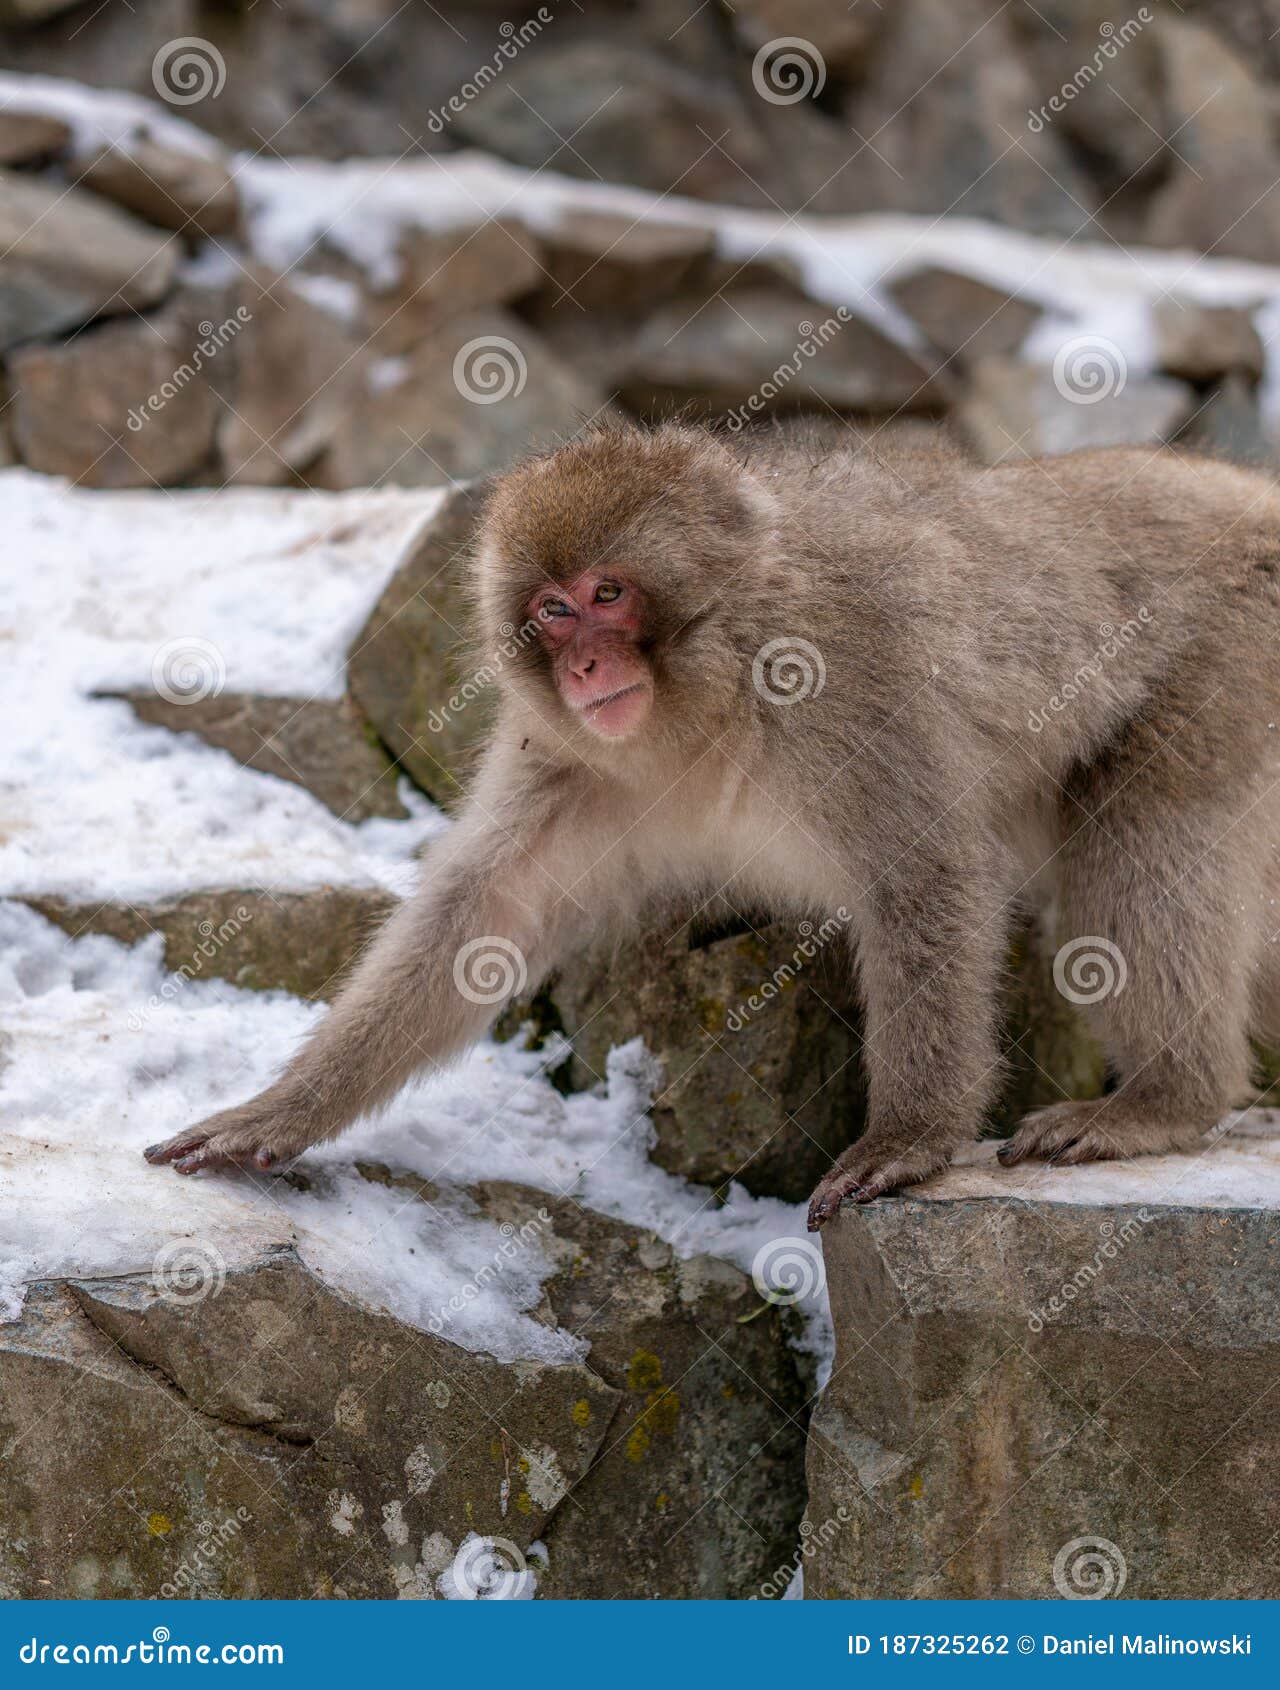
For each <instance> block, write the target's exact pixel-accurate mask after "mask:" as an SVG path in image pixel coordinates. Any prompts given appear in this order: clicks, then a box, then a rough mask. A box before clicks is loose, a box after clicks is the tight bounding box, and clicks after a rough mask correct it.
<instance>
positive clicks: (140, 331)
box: [9, 295, 238, 487]
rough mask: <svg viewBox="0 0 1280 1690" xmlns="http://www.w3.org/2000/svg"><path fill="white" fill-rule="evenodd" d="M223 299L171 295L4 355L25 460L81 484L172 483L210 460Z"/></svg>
mask: <svg viewBox="0 0 1280 1690" xmlns="http://www.w3.org/2000/svg"><path fill="white" fill-rule="evenodd" d="M223 320H225V321H229V322H230V324H231V329H232V332H234V330H235V328H236V327H238V324H237V321H236V319H235V318H234V317H232V318H230V319H223V313H222V311H221V309H220V308H219V302H218V301H217V300H216V299H215V298H213V297H202V296H199V295H196V296H192V297H184V298H178V299H174V300H172V301H170V302H168V303H167V304H166V305H165V306H164V307H162V309H161V310H159V311H157V312H155V313H154V314H153V315H151V316H149V317H147V318H142V317H137V316H132V315H131V316H129V317H127V318H124V319H118V320H114V321H109V322H105V323H103V324H101V325H100V326H95V327H93V328H92V329H90V330H88V331H86V332H85V333H83V334H80V335H77V336H75V337H74V338H73V339H71V340H68V341H55V342H53V343H52V344H44V345H30V346H22V347H19V348H18V349H17V350H16V351H15V352H13V353H12V354H11V356H10V358H9V372H10V379H11V381H12V385H13V409H12V418H11V424H12V429H13V437H14V441H15V444H16V446H17V448H18V451H19V453H20V454H21V457H22V461H23V462H24V463H26V464H28V465H29V466H30V467H31V468H32V469H38V470H42V471H44V472H45V473H46V474H48V475H65V476H67V477H68V478H69V479H70V480H72V481H74V482H76V483H78V484H79V485H80V486H84V487H155V486H173V485H175V484H178V483H180V482H183V481H189V480H191V479H194V478H197V477H198V476H199V474H200V472H202V471H203V472H204V474H205V478H206V479H207V478H208V472H209V470H210V469H211V467H212V459H213V455H214V432H215V429H216V428H217V424H218V417H219V415H220V410H221V407H220V403H219V399H218V396H217V393H216V391H215V389H214V386H213V384H212V382H211V380H210V379H209V367H210V362H211V360H210V358H209V356H208V349H210V348H212V350H213V354H214V356H215V357H217V356H219V355H221V356H223V357H226V358H228V359H229V357H230V354H228V353H226V352H225V351H222V352H221V353H220V350H219V341H218V340H216V339H214V338H213V337H214V335H215V333H216V332H217V329H218V327H219V325H220V322H221V321H223Z"/></svg>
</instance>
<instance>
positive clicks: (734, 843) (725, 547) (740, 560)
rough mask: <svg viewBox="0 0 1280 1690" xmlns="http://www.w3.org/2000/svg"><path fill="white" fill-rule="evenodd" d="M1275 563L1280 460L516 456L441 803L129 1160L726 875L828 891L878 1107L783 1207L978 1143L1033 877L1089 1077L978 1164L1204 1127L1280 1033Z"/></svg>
mask: <svg viewBox="0 0 1280 1690" xmlns="http://www.w3.org/2000/svg"><path fill="white" fill-rule="evenodd" d="M1278 579H1280V494H1278V493H1277V491H1276V490H1275V488H1274V487H1273V486H1272V484H1271V483H1270V482H1269V481H1267V480H1264V479H1263V478H1261V477H1259V476H1255V475H1252V474H1249V473H1246V472H1243V471H1240V470H1236V469H1232V468H1229V467H1227V466H1225V465H1222V464H1219V463H1215V462H1211V461H1208V460H1197V459H1188V458H1184V457H1180V456H1177V455H1174V454H1173V453H1169V452H1153V451H1146V450H1130V449H1115V450H1108V451H1091V452H1082V453H1078V454H1075V455H1072V456H1069V457H1062V458H1053V459H1045V460H1038V461H1034V462H1033V461H1025V462H1022V463H1019V464H1016V465H1011V466H1008V467H1001V468H997V469H987V470H983V469H980V468H977V467H975V466H974V465H972V464H970V463H968V462H967V461H966V460H964V459H963V458H961V457H960V456H958V455H952V454H950V453H949V452H946V451H941V450H925V451H913V450H909V449H908V450H898V451H893V452H891V451H889V450H886V451H878V450H876V449H875V448H874V447H869V448H868V447H851V448H850V449H847V450H844V449H839V448H837V449H836V450H834V451H832V450H824V451H818V450H816V449H814V448H813V447H812V446H811V445H807V444H806V442H805V440H804V438H803V437H802V436H788V435H787V434H785V433H778V434H777V435H770V436H765V437H764V438H763V439H761V440H757V441H755V442H753V443H750V444H746V443H744V442H743V441H740V440H734V439H733V438H732V437H730V436H716V435H714V434H710V433H706V432H703V431H700V430H696V429H689V428H684V427H677V426H667V427H661V428H657V429H654V430H652V431H644V430H640V429H634V430H630V429H608V430H604V431H600V432H594V433H589V434H587V435H586V436H584V437H583V438H581V439H579V440H577V441H575V442H573V443H572V444H570V445H567V446H565V447H562V448H561V449H560V450H558V451H556V452H554V453H551V454H549V455H546V456H542V457H537V458H534V459H533V460H532V461H530V462H527V463H525V464H523V465H521V466H520V467H518V468H516V469H514V470H513V471H511V472H510V473H509V474H507V475H506V476H504V477H503V478H502V479H501V481H500V482H499V483H498V484H497V486H496V489H495V491H494V493H493V495H492V498H491V500H490V503H489V506H488V509H487V515H486V518H485V520H484V523H483V526H482V532H481V534H480V537H479V542H478V546H477V561H476V582H475V593H476V600H477V607H478V612H479V622H480V625H481V628H482V631H483V633H484V635H485V637H486V639H487V640H488V641H490V642H492V643H496V641H497V639H498V630H499V628H500V626H501V625H502V624H503V623H507V624H515V625H517V626H520V625H523V624H525V623H526V622H527V621H528V620H530V619H532V620H533V621H534V623H535V625H536V636H535V637H533V638H531V639H530V640H529V641H528V643H527V644H526V645H525V646H524V647H523V649H522V650H521V652H520V654H519V656H518V657H517V658H516V660H515V661H514V662H508V663H505V664H504V665H503V666H502V672H501V686H502V694H503V696H502V703H501V712H500V719H499V721H498V724H497V727H496V730H495V732H494V734H493V738H492V742H491V744H490V745H489V747H488V750H487V753H486V755H485V758H484V761H483V764H482V766H481V768H480V770H479V773H478V777H477V779H476V781H475V783H474V789H473V792H472V794H471V797H470V800H469V802H468V804H467V806H466V808H465V811H464V813H463V814H462V816H461V818H460V820H459V821H458V822H457V823H456V825H454V826H453V827H452V829H451V830H450V832H449V833H448V835H447V836H446V837H445V838H444V840H443V841H442V843H440V844H439V845H436V846H434V847H433V848H432V850H431V852H430V854H429V856H428V858H427V860H426V862H425V864H424V871H423V878H422V884H421V887H420V889H419V890H418V892H417V893H416V894H415V895H414V896H413V897H412V898H411V899H410V900H409V901H407V902H406V903H405V904H404V905H403V906H402V907H401V908H400V909H399V910H398V911H397V912H396V913H395V914H394V915H393V916H392V918H391V919H390V921H389V922H388V923H387V925H386V927H385V928H384V930H383V931H382V933H381V934H380V936H379V937H378V938H377V939H376V940H375V941H374V943H373V944H372V946H371V947H370V949H369V950H368V952H367V953H366V955H365V956H364V957H363V959H362V960H361V962H360V963H359V964H358V966H357V967H356V969H355V970H354V972H353V974H352V977H351V978H350V981H349V983H348V984H347V985H346V987H345V989H344V990H343V991H342V992H341V994H340V995H339V997H338V999H337V1001H336V1002H335V1003H334V1005H333V1008H332V1009H331V1010H330V1012H329V1014H328V1016H327V1018H326V1019H325V1020H324V1021H323V1022H322V1024H321V1025H320V1027H319V1028H318V1030H317V1031H316V1032H315V1034H314V1035H313V1036H312V1038H311V1039H310V1042H309V1043H307V1044H306V1045H305V1046H304V1047H303V1048H302V1050H301V1051H300V1053H299V1054H298V1055H297V1056H296V1057H295V1059H294V1060H293V1061H292V1062H291V1063H290V1064H289V1066H288V1067H287V1069H286V1070H285V1072H284V1073H283V1074H282V1075H281V1076H280V1078H279V1079H277V1080H276V1081H275V1083H274V1084H273V1085H271V1086H270V1087H268V1089H267V1090H266V1091H264V1092H263V1093H262V1094H261V1095H260V1096H258V1097H255V1098H254V1099H253V1100H252V1101H251V1102H248V1103H244V1104H241V1105H239V1106H238V1107H236V1108H233V1109H228V1110H226V1111H224V1112H223V1113H221V1114H217V1115H214V1116H213V1117H211V1118H210V1119H209V1120H206V1121H203V1122H201V1123H200V1124H199V1125H197V1126H192V1127H189V1128H188V1129H187V1130H186V1131H184V1132H180V1133H179V1134H178V1135H177V1136H176V1137H175V1138H172V1139H170V1140H169V1141H168V1142H167V1143H166V1144H162V1145H158V1146H155V1147H153V1148H152V1149H150V1150H148V1151H147V1156H148V1158H149V1159H150V1160H151V1161H152V1162H167V1163H171V1164H172V1165H173V1166H174V1167H175V1168H176V1169H177V1170H178V1171H179V1172H180V1173H188V1174H189V1173H194V1172H195V1171H197V1170H198V1169H204V1168H216V1167H219V1166H223V1165H227V1164H241V1165H243V1166H246V1167H249V1168H256V1169H271V1168H277V1167H279V1166H281V1165H282V1164H284V1163H287V1162H288V1161H289V1160H290V1159H291V1158H293V1157H296V1156H297V1155H298V1154H299V1153H300V1152H301V1151H304V1150H305V1149H306V1148H307V1146H308V1145H312V1144H315V1143H317V1142H318V1141H320V1140H322V1139H328V1138H332V1137H333V1136H334V1135H335V1134H336V1133H340V1132H341V1131H342V1130H343V1128H344V1127H346V1126H347V1125H348V1123H349V1122H351V1121H353V1120H354V1119H355V1118H356V1117H357V1116H358V1115H361V1114H363V1113H364V1112H366V1111H369V1110H372V1109H376V1108H377V1107H378V1105H379V1104H381V1103H383V1102H385V1101H386V1100H387V1099H388V1098H390V1097H391V1096H392V1094H394V1093H395V1091H396V1090H397V1088H398V1087H400V1086H402V1085H403V1084H404V1082H405V1081H406V1080H408V1079H409V1077H410V1076H411V1075H413V1074H415V1073H417V1072H419V1071H420V1070H424V1069H433V1068H435V1067H436V1066H437V1065H438V1064H442V1063H445V1062H447V1061H448V1060H449V1058H450V1057H451V1056H453V1055H454V1054H455V1053H456V1052H459V1051H461V1050H462V1049H463V1048H464V1047H465V1046H466V1045H467V1044H468V1043H469V1042H470V1041H472V1040H474V1039H476V1038H477V1037H479V1036H480V1035H481V1034H482V1033H483V1032H484V1030H485V1028H486V1026H487V1024H488V1023H489V1021H490V1020H491V1018H492V1017H493V1016H494V1015H495V1014H496V1013H497V1011H498V1009H499V1008H501V1007H502V1001H505V1000H506V999H509V998H510V997H512V996H514V995H515V994H516V993H517V992H518V991H519V990H521V989H522V988H523V987H524V986H525V984H526V982H527V984H528V985H529V986H533V985H534V984H535V983H536V982H537V981H538V979H539V978H540V977H542V976H545V975H546V973H547V972H548V970H550V969H551V968H552V967H553V966H555V965H556V964H557V963H558V962H560V961H561V960H562V959H563V958H565V957H566V956H567V955H568V954H569V953H571V952H572V951H573V949H574V948H575V947H578V946H581V945H584V944H586V943H587V942H588V941H592V940H595V939H598V938H599V937H600V936H601V935H602V934H607V935H610V936H615V935H616V934H617V933H618V931H619V929H620V928H625V927H626V926H627V925H628V924H630V925H633V926H634V925H635V924H637V923H641V922H644V921H645V920H646V915H647V916H648V919H650V920H655V919H660V916H659V914H658V912H659V911H664V910H668V909H669V908H670V907H671V906H672V903H673V901H675V902H677V903H682V904H683V905H684V907H685V908H691V907H694V906H696V905H697V904H699V903H700V902H701V901H709V900H711V899H712V898H713V897H717V896H718V897H719V898H720V899H722V900H723V899H727V900H728V902H729V904H730V905H732V906H733V907H735V908H738V909H743V908H747V907H749V908H751V909H753V910H760V909H764V910H768V911H771V912H773V913H775V914H778V915H786V914H795V915H801V914H802V915H804V916H808V917H812V918H815V919H817V918H822V917H827V916H829V915H831V913H832V912H834V911H836V910H838V909H840V908H841V907H842V906H843V907H844V908H845V909H847V910H848V911H849V912H851V915H852V920H851V921H849V922H847V923H844V922H842V923H841V933H842V937H841V940H840V942H841V943H845V942H847V943H848V944H849V958H848V961H849V967H850V968H851V969H856V973H857V981H858V988H859V992H860V996H861V999H862V1002H863V1004H864V1006H865V1040H866V1048H865V1059H866V1062H867V1065H868V1082H869V1122H868V1126H867V1129H866V1131H865V1133H864V1134H863V1136H862V1137H861V1138H860V1139H859V1140H858V1141H857V1142H856V1143H855V1144H853V1146H852V1147H851V1148H850V1149H849V1150H847V1151H846V1152H845V1154H844V1155H843V1156H842V1157H841V1158H840V1159H839V1161H838V1162H837V1163H836V1165H835V1166H834V1167H833V1168H832V1169H831V1171H830V1172H829V1174H828V1175H827V1176H826V1177H825V1178H824V1179H823V1181H822V1183H821V1184H820V1185H819V1187H818V1189H817V1191H816V1192H815V1194H814V1197H813V1201H812V1204H811V1207H810V1217H809V1224H810V1226H811V1227H818V1226H821V1225H822V1224H823V1223H824V1222H825V1221H826V1220H828V1219H829V1218H830V1216H831V1215H832V1214H834V1213H835V1211H836V1210H837V1208H838V1206H839V1205H840V1203H841V1201H842V1199H853V1200H855V1201H858V1202H865V1201H867V1200H869V1199H872V1198H875V1197H877V1196H879V1195H880V1194H882V1193H884V1192H889V1191H892V1190H893V1189H895V1188H896V1187H899V1186H902V1185H906V1184H909V1183H912V1182H915V1181H918V1180H921V1179H923V1178H925V1177H926V1176H927V1175H929V1174H932V1173H934V1172H935V1171H937V1170H938V1169H941V1168H942V1167H944V1166H945V1165H946V1163H947V1162H948V1160H949V1158H950V1157H951V1155H952V1153H953V1152H954V1150H955V1149H956V1147H957V1146H959V1145H961V1144H963V1143H965V1142H966V1141H967V1140H972V1139H974V1138H975V1137H977V1136H978V1135H979V1132H980V1130H981V1128H982V1125H983V1119H984V1112H985V1110H986V1108H987V1106H988V1103H989V1102H990V1100H991V1098H992V1094H993V1091H994V1089H995V1087H996V1084H997V1081H998V1077H999V1060H998V1055H997V1037H996V1031H997V1028H996V1023H997V994H998V987H999V983H1000V976H1001V970H1002V966H1003V962H1004V957H1005V947H1006V940H1007V938H1008V935H1009V930H1010V926H1011V923H1012V922H1013V920H1014V918H1015V916H1016V915H1017V914H1018V913H1019V911H1020V910H1021V909H1022V908H1023V907H1025V906H1028V905H1036V904H1038V905H1042V906H1048V909H1049V911H1050V915H1051V919H1052V921H1053V923H1054V930H1055V931H1056V933H1057V935H1058V942H1059V943H1060V944H1061V945H1062V949H1061V950H1060V951H1059V954H1058V958H1057V965H1058V967H1057V974H1056V977H1057V978H1058V983H1059V987H1060V989H1061V990H1063V991H1064V992H1065V993H1066V995H1067V996H1068V997H1072V998H1073V999H1074V1000H1075V1001H1078V1002H1079V1003H1080V1004H1081V1006H1082V1011H1083V1012H1084V1013H1087V1014H1088V1015H1089V1016H1090V1017H1091V1018H1092V1021H1093V1024H1094V1027H1095V1030H1096V1031H1097V1032H1098V1034H1099V1035H1100V1036H1101V1038H1102V1040H1103V1041H1104V1043H1105V1046H1106V1049H1107V1052H1108V1055H1109V1058H1110V1062H1111V1065H1112V1068H1113V1072H1114V1079H1115V1085H1114V1089H1113V1090H1111V1091H1110V1092H1109V1093H1108V1095H1106V1096H1105V1097H1103V1098H1101V1099H1099V1100H1096V1101H1093V1102H1073V1101H1068V1100H1065V1099H1064V1100H1063V1101H1061V1102H1058V1103H1055V1104H1053V1105H1052V1106H1050V1107H1048V1108H1044V1109H1040V1110H1037V1111H1036V1112H1035V1113H1034V1114H1032V1115H1030V1116H1028V1117H1027V1118H1026V1119H1025V1120H1024V1121H1023V1122H1022V1124H1021V1126H1020V1127H1019V1129H1018V1130H1017V1132H1016V1133H1015V1134H1014V1136H1013V1138H1012V1139H1010V1140H1009V1141H1008V1142H1007V1144H1006V1145H1005V1146H1004V1147H1003V1149H1002V1152H1001V1156H1002V1160H1003V1161H1004V1162H1005V1163H1006V1164H1010V1163H1015V1162H1018V1161H1021V1160H1022V1159H1023V1158H1024V1157H1028V1156H1033V1157H1049V1158H1052V1159H1053V1160H1054V1161H1056V1162H1059V1163H1068V1162H1084V1161H1086V1160H1089V1159H1091V1158H1099V1157H1129V1156H1133V1155H1136V1154H1139V1153H1142V1152H1148V1151H1159V1150H1167V1149H1171V1148H1175V1147H1186V1146H1191V1145H1194V1144H1195V1143H1196V1141H1197V1140H1198V1139H1200V1138H1201V1136H1202V1135H1203V1134H1205V1133H1206V1132H1207V1131H1208V1130H1209V1129H1210V1128H1212V1127H1213V1126H1214V1124H1215V1123H1216V1122H1217V1121H1218V1120H1219V1118H1220V1117H1221V1116H1222V1115H1223V1113H1224V1111H1225V1110H1226V1109H1227V1108H1228V1107H1229V1106H1230V1105H1231V1104H1233V1103H1234V1102H1235V1101H1236V1100H1237V1098H1238V1096H1239V1094H1240V1093H1241V1092H1242V1091H1243V1090H1244V1088H1245V1087H1246V1085H1247V1082H1248V1079H1249V1070H1250V1051H1249V1045H1248V1039H1249V1036H1250V1034H1251V1033H1252V1034H1256V1035H1258V1036H1259V1037H1261V1038H1263V1039H1270V1040H1271V1041H1272V1042H1280V958H1278V953H1277V947H1276V944H1275V939H1276V932H1277V928H1278V927H1280V904H1277V902H1276V896H1277V894H1278V893H1280V864H1278V863H1277V855H1276V852H1277V845H1278V844H1280V766H1278V751H1280V640H1278V639H1277V635H1278V634H1280V584H1278ZM845 935H847V940H846V937H845ZM1077 965H1078V966H1079V968H1080V970H1082V972H1081V973H1080V974H1077V973H1076V972H1075V970H1076V967H1077Z"/></svg>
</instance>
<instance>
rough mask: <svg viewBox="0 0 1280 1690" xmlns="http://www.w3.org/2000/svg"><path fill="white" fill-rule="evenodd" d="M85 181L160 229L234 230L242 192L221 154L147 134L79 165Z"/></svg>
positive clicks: (211, 231) (209, 232) (186, 230)
mask: <svg viewBox="0 0 1280 1690" xmlns="http://www.w3.org/2000/svg"><path fill="white" fill-rule="evenodd" d="M78 171H79V178H80V182H81V184H82V185H83V186H84V187H86V188H92V189H93V191H94V193H96V194H102V195H103V196H104V197H105V198H107V199H109V200H114V201H115V202H116V204H117V205H122V206H124V208H125V210H126V211H134V212H136V213H137V214H138V216H139V217H143V218H145V219H146V221H147V222H148V223H155V224H157V225H158V226H159V227H160V228H161V229H176V230H181V231H183V232H184V233H185V232H190V233H192V234H205V235H223V234H228V233H230V232H231V231H232V230H233V229H234V228H235V227H236V224H237V221H238V220H239V216H240V196H239V193H238V191H237V189H236V185H235V182H234V180H233V179H232V176H231V172H230V170H229V169H228V168H227V166H226V164H224V163H223V161H222V160H221V159H220V158H217V157H214V156H212V155H204V154H200V153H186V152H179V151H178V150H177V149H176V148H174V147H166V146H164V145H163V144H162V143H160V142H158V141H153V140H150V139H149V138H147V137H145V136H143V137H141V138H138V139H135V140H131V141H130V142H129V145H128V146H127V147H106V148H104V149H103V150H102V151H101V152H99V153H97V154H96V155H94V156H93V157H92V158H89V159H88V160H86V161H85V162H84V163H83V164H82V165H80V166H78Z"/></svg>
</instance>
